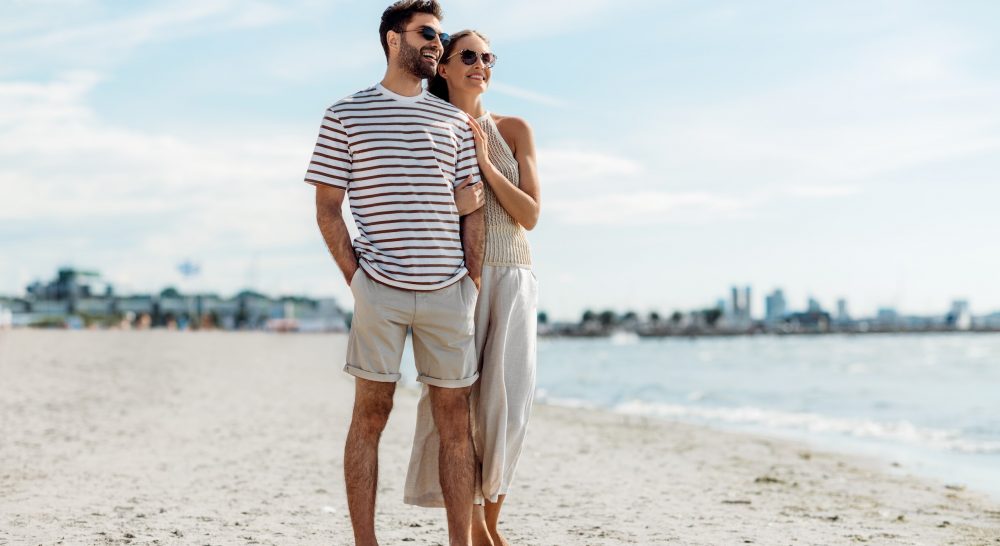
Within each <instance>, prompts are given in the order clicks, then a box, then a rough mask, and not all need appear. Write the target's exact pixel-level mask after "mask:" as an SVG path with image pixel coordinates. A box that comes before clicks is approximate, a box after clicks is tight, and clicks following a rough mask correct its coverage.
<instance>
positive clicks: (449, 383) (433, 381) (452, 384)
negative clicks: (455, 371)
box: [417, 372, 479, 389]
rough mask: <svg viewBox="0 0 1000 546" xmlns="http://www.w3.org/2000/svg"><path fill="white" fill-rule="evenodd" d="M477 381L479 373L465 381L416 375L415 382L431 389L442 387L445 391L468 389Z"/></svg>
mask: <svg viewBox="0 0 1000 546" xmlns="http://www.w3.org/2000/svg"><path fill="white" fill-rule="evenodd" d="M478 379H479V372H476V373H474V374H473V375H471V376H470V377H466V378H465V379H438V378H436V377H431V376H429V375H418V376H417V381H419V382H421V383H424V384H426V385H431V386H433V387H444V388H446V389H461V388H463V387H468V386H470V385H472V384H473V383H475V382H476V380H478Z"/></svg>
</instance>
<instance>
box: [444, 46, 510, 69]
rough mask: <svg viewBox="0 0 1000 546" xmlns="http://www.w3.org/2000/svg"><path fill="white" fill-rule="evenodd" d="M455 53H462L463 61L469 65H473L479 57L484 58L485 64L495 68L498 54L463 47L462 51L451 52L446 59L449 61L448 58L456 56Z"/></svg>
mask: <svg viewBox="0 0 1000 546" xmlns="http://www.w3.org/2000/svg"><path fill="white" fill-rule="evenodd" d="M455 55H461V57H460V58H461V59H462V63H464V64H467V65H469V66H472V65H474V64H476V61H477V60H479V59H482V60H483V64H484V65H486V66H487V67H489V68H493V67H494V66H496V64H497V56H496V55H494V54H492V53H477V52H475V51H472V50H471V49H463V50H462V51H459V52H458V53H453V54H451V55H449V56H448V59H445V60H446V61H447V60H449V59H451V58H452V57H454V56H455Z"/></svg>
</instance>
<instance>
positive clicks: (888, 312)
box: [875, 307, 899, 326]
mask: <svg viewBox="0 0 1000 546" xmlns="http://www.w3.org/2000/svg"><path fill="white" fill-rule="evenodd" d="M875 320H876V321H878V323H879V325H881V326H895V325H896V324H897V323H898V322H899V313H898V312H896V310H895V309H893V308H892V307H882V308H880V309H879V310H878V315H876V318H875Z"/></svg>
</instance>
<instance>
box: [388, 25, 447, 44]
mask: <svg viewBox="0 0 1000 546" xmlns="http://www.w3.org/2000/svg"><path fill="white" fill-rule="evenodd" d="M399 32H400V34H402V33H403V32H419V33H420V35H421V36H423V38H424V40H427V41H428V42H433V41H434V38H437V37H439V36H440V37H441V45H443V46H447V45H448V44H449V43H450V42H451V36H450V35H449V34H448V33H447V32H438V31H436V30H434V29H433V28H431V27H420V28H413V29H410V30H401V31H399Z"/></svg>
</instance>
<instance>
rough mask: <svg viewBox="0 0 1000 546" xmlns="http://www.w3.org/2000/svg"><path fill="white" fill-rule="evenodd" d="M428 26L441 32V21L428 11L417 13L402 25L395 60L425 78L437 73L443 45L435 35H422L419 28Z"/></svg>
mask: <svg viewBox="0 0 1000 546" xmlns="http://www.w3.org/2000/svg"><path fill="white" fill-rule="evenodd" d="M424 27H428V28H431V29H433V30H434V32H435V33H436V34H440V33H441V21H438V18H437V17H434V16H433V15H431V14H429V13H418V14H416V15H414V16H413V18H412V19H410V22H409V23H407V24H406V26H405V27H403V32H402V33H401V34H400V41H399V55H398V57H397V59H396V62H397V63H399V66H400V67H401V68H402V69H403V70H405V71H407V72H409V73H411V74H413V75H414V76H416V77H418V78H421V79H426V78H432V77H434V74H436V73H437V65H438V61H440V60H441V53H442V52H443V51H444V46H443V45H442V44H441V40H440V39H439V38H438V37H436V36H435V38H434V39H433V40H428V39H427V38H425V37H424V35H423V33H422V32H421V30H422V29H423V28H424Z"/></svg>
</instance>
